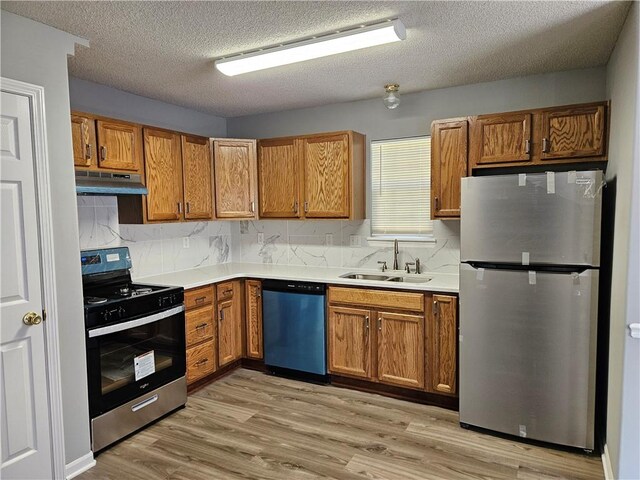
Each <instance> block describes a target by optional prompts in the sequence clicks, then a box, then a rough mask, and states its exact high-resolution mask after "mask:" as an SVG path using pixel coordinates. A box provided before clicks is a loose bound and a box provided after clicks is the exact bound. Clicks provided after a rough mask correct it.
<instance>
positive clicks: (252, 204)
mask: <svg viewBox="0 0 640 480" xmlns="http://www.w3.org/2000/svg"><path fill="white" fill-rule="evenodd" d="M249 211H250V212H251V213H255V211H256V202H254V201H253V200H252V201H251V203H250V204H249Z"/></svg>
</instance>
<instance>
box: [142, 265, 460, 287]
mask: <svg viewBox="0 0 640 480" xmlns="http://www.w3.org/2000/svg"><path fill="white" fill-rule="evenodd" d="M352 272H353V273H378V274H379V273H381V272H380V271H379V270H363V269H353V268H329V267H307V266H297V265H271V264H259V263H224V264H220V265H211V266H206V267H198V268H192V269H189V270H182V271H178V272H171V273H163V274H161V275H153V276H149V277H140V278H135V281H136V282H139V283H148V284H154V285H167V286H176V287H184V288H185V289H189V288H195V287H201V286H203V285H209V284H211V283H218V282H223V281H225V280H232V279H236V278H259V279H272V280H289V281H296V280H297V281H304V282H319V283H326V284H331V285H352V286H360V287H378V288H380V287H382V288H389V289H394V290H414V291H422V292H441V293H458V275H455V274H451V273H434V272H425V273H422V274H420V275H419V277H429V278H431V279H432V280H431V281H429V282H426V283H410V282H389V281H375V280H355V279H349V278H341V277H340V275H344V274H345V273H352ZM385 274H389V275H394V276H403V275H406V273H405V272H404V271H392V270H389V271H387V272H385ZM414 276H415V275H414Z"/></svg>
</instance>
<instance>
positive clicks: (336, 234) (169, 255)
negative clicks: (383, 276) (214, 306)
mask: <svg viewBox="0 0 640 480" xmlns="http://www.w3.org/2000/svg"><path fill="white" fill-rule="evenodd" d="M78 221H79V224H80V248H82V249H83V250H84V249H90V248H100V247H110V246H118V245H123V246H128V247H129V250H130V251H131V258H132V262H133V275H134V276H135V277H143V276H147V275H155V274H159V273H165V272H172V271H177V270H185V269H188V268H195V267H198V266H205V265H215V264H219V263H226V262H230V261H231V260H233V261H234V262H247V263H272V264H279V265H309V266H324V267H345V268H369V269H372V268H378V267H379V265H378V264H377V262H378V261H383V260H384V261H386V262H387V265H388V266H389V268H391V266H392V262H393V246H392V244H391V243H390V242H380V241H369V240H368V239H367V238H368V237H369V236H370V232H371V227H370V222H369V220H361V221H347V220H306V221H286V220H255V221H240V222H231V221H213V222H184V223H164V224H157V225H119V224H118V206H117V199H116V197H107V196H78ZM434 238H435V242H434V243H414V242H404V243H403V242H401V244H400V255H399V264H400V267H401V268H402V267H403V266H404V263H405V262H413V261H415V259H416V258H420V261H421V262H422V265H423V271H431V272H442V273H458V264H459V262H460V222H459V221H446V222H444V221H435V222H434Z"/></svg>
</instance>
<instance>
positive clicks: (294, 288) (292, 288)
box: [262, 280, 327, 295]
mask: <svg viewBox="0 0 640 480" xmlns="http://www.w3.org/2000/svg"><path fill="white" fill-rule="evenodd" d="M262 289H263V290H274V291H279V292H299V293H314V294H319V295H324V293H325V291H326V289H327V286H326V285H325V284H324V283H312V282H287V281H286V280H265V281H263V282H262Z"/></svg>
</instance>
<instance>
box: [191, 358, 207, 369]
mask: <svg viewBox="0 0 640 480" xmlns="http://www.w3.org/2000/svg"><path fill="white" fill-rule="evenodd" d="M208 361H209V359H208V358H203V359H202V360H198V361H197V362H196V363H195V364H194V366H196V367H201V366H202V365H204V364H205V363H207V362H208Z"/></svg>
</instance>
